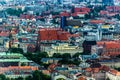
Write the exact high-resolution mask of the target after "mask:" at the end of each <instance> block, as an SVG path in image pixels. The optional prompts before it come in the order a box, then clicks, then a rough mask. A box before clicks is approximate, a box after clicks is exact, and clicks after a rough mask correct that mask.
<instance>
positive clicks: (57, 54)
mask: <svg viewBox="0 0 120 80" xmlns="http://www.w3.org/2000/svg"><path fill="white" fill-rule="evenodd" d="M52 57H54V58H61V57H62V55H61V54H60V53H54V54H53V56H52Z"/></svg>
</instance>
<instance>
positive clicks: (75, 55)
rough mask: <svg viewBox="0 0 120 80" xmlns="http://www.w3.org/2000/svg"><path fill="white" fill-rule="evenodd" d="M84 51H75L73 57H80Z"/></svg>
mask: <svg viewBox="0 0 120 80" xmlns="http://www.w3.org/2000/svg"><path fill="white" fill-rule="evenodd" d="M81 54H82V53H79V52H78V53H75V54H74V55H73V58H78V57H79V55H81Z"/></svg>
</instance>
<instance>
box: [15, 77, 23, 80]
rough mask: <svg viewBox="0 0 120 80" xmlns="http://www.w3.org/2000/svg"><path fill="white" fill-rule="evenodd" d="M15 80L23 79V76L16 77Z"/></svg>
mask: <svg viewBox="0 0 120 80" xmlns="http://www.w3.org/2000/svg"><path fill="white" fill-rule="evenodd" d="M15 80H24V78H23V77H18V78H16V79H15Z"/></svg>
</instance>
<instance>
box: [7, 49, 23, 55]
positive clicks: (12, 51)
mask: <svg viewBox="0 0 120 80" xmlns="http://www.w3.org/2000/svg"><path fill="white" fill-rule="evenodd" d="M9 51H10V52H11V53H21V54H23V49H22V48H10V49H9Z"/></svg>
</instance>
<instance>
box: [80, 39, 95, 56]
mask: <svg viewBox="0 0 120 80" xmlns="http://www.w3.org/2000/svg"><path fill="white" fill-rule="evenodd" d="M82 45H83V54H87V55H89V54H91V49H92V46H94V45H96V41H86V40H85V41H84V42H83V44H82Z"/></svg>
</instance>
